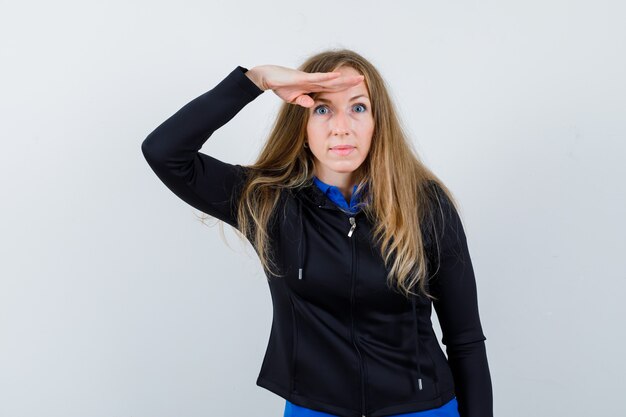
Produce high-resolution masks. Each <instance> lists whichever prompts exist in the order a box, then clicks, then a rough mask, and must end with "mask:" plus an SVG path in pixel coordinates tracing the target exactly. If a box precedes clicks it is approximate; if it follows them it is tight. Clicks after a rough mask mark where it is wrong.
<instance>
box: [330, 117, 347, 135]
mask: <svg viewBox="0 0 626 417" xmlns="http://www.w3.org/2000/svg"><path fill="white" fill-rule="evenodd" d="M348 127H349V121H348V117H347V116H346V114H345V113H344V112H338V113H337V116H336V117H333V125H332V134H333V136H337V135H344V134H346V133H348Z"/></svg>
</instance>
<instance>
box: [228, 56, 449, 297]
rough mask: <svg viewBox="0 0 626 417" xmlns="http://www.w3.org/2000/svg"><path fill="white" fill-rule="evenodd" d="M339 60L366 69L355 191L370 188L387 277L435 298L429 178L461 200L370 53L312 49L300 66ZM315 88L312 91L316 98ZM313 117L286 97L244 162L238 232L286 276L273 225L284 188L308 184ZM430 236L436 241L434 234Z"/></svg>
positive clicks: (407, 290) (317, 67) (322, 66)
mask: <svg viewBox="0 0 626 417" xmlns="http://www.w3.org/2000/svg"><path fill="white" fill-rule="evenodd" d="M340 67H352V68H354V69H355V70H356V71H357V72H359V73H360V74H362V75H364V76H365V79H364V82H365V84H366V87H367V89H368V93H369V96H370V102H371V104H372V106H371V110H372V112H373V117H374V132H373V135H372V141H371V146H370V150H369V153H368V155H367V157H366V159H365V160H364V161H363V163H362V164H361V166H359V168H358V169H357V170H356V171H355V178H356V179H358V184H359V187H358V189H357V192H360V191H362V190H364V189H366V192H367V195H364V196H362V198H364V199H365V198H368V200H369V204H368V205H366V206H364V208H363V210H364V213H365V215H366V216H367V218H368V219H369V221H370V222H372V224H373V225H374V227H373V229H372V233H373V237H374V240H375V242H374V243H375V244H376V245H379V246H380V252H381V255H382V258H383V260H384V262H385V265H386V267H387V269H388V271H389V273H388V275H387V284H388V286H390V287H391V286H392V285H395V286H396V288H397V290H399V291H400V292H401V293H403V294H404V295H405V296H407V297H408V294H414V292H412V291H411V289H412V288H413V287H414V286H415V285H417V287H418V288H419V290H420V291H421V292H422V293H423V294H424V295H426V296H428V297H431V298H434V297H432V296H431V295H430V294H429V293H428V292H427V289H426V280H427V277H428V274H429V271H428V263H427V259H428V256H427V253H426V249H425V246H426V245H425V243H426V242H425V241H426V240H428V239H429V237H428V236H430V234H428V235H427V233H426V232H427V230H431V231H432V230H435V229H434V228H432V227H430V226H431V225H434V210H436V209H437V207H435V206H433V205H432V204H431V203H432V201H433V199H432V197H433V193H432V192H431V191H432V188H431V185H433V184H435V185H436V186H439V189H440V191H438V192H443V194H444V196H443V198H447V199H448V201H449V202H450V203H452V204H454V205H455V206H456V202H455V199H454V198H453V196H452V194H451V192H450V190H449V189H448V188H447V187H446V186H445V185H444V184H443V183H442V182H441V181H440V180H439V179H438V178H437V177H436V176H435V174H434V173H433V172H432V171H431V170H430V169H428V168H427V167H426V166H425V165H424V164H423V163H422V162H421V161H420V158H419V156H418V155H417V153H416V151H415V150H414V148H413V145H412V143H411V141H409V140H408V139H407V135H406V134H405V133H404V131H403V129H402V127H401V123H400V122H399V119H398V116H397V112H396V109H395V108H394V105H393V103H392V100H391V98H390V96H389V92H388V90H387V87H386V85H385V82H384V80H383V78H382V77H381V75H380V74H379V72H378V71H377V69H376V68H375V67H374V66H373V65H372V64H371V63H370V62H369V61H368V60H366V59H365V58H363V57H362V56H361V55H359V54H357V53H356V52H353V51H351V50H348V49H339V50H327V51H323V52H321V53H318V54H315V55H313V56H311V57H310V58H308V59H307V60H306V61H305V62H304V63H303V64H302V65H301V66H300V67H298V69H299V70H300V71H304V72H309V73H312V72H332V71H334V70H336V69H338V68H340ZM317 94H318V93H311V94H309V95H310V96H311V97H312V98H315V97H316V96H317ZM309 116H310V114H309V111H308V109H307V108H304V107H302V106H300V105H296V104H290V103H286V102H283V104H282V105H281V107H280V108H279V111H278V115H277V117H276V120H275V122H274V124H273V127H272V129H271V132H270V134H269V137H268V139H267V141H266V142H265V144H264V146H263V148H262V149H261V152H260V154H259V156H258V158H257V160H256V162H255V163H254V164H252V165H246V166H245V167H246V168H248V173H249V174H248V177H247V180H246V182H245V184H244V186H243V189H242V194H241V198H240V201H239V203H238V206H237V219H238V226H239V227H238V232H240V237H241V238H242V239H244V238H248V239H249V240H250V242H251V243H252V244H253V246H254V248H255V250H256V252H257V254H258V255H259V258H260V260H261V264H262V266H263V269H264V270H265V271H267V272H268V273H270V274H271V275H274V276H277V277H279V276H283V275H282V274H281V273H280V272H279V271H278V268H277V267H276V264H275V262H274V259H273V251H272V242H271V241H270V234H269V233H268V226H269V225H270V222H271V221H272V215H273V214H274V212H275V210H276V208H277V205H278V202H279V198H280V195H281V192H282V191H283V190H284V189H296V188H299V187H303V186H305V185H307V184H311V181H312V176H313V167H314V165H313V164H314V159H313V154H312V153H311V151H310V149H308V148H305V147H303V143H304V141H305V138H306V126H307V122H308V118H309ZM365 183H367V184H368V186H367V188H364V184H365ZM439 198H441V197H437V199H439ZM439 204H440V205H439V211H440V212H442V210H441V203H439ZM448 204H449V203H448ZM423 226H425V227H423ZM436 234H437V233H435V235H436ZM432 243H433V244H435V245H437V248H438V247H439V243H438V241H437V240H436V238H435V241H434V242H432ZM437 250H439V249H437Z"/></svg>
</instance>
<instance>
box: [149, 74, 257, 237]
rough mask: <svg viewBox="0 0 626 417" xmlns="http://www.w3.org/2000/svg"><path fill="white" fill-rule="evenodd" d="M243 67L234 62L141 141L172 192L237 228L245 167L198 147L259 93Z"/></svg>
mask: <svg viewBox="0 0 626 417" xmlns="http://www.w3.org/2000/svg"><path fill="white" fill-rule="evenodd" d="M246 71H248V70H247V68H244V67H242V66H237V67H236V68H235V69H234V70H233V71H232V72H231V73H230V74H228V75H227V76H226V77H225V78H224V79H223V80H222V81H221V82H220V83H218V84H217V85H216V86H215V87H213V88H212V89H211V90H209V91H207V92H205V93H204V94H202V95H201V96H199V97H197V98H195V99H193V100H192V101H191V102H189V103H187V104H186V105H185V106H184V107H182V108H181V109H180V110H178V111H177V112H176V113H175V114H174V115H172V116H171V117H169V118H168V119H167V120H165V121H164V122H163V123H161V124H160V125H159V126H158V127H157V128H156V129H155V130H154V131H152V132H151V133H150V134H149V135H148V136H147V137H146V138H145V139H144V141H143V142H142V144H141V150H142V152H143V155H144V157H145V159H146V161H147V162H148V165H150V167H151V168H152V170H153V171H154V173H155V174H156V175H157V176H158V177H159V179H160V180H161V181H162V182H163V183H164V184H165V185H166V186H167V187H168V188H169V189H170V190H171V191H172V192H173V193H174V194H176V195H177V196H178V197H180V198H181V199H182V200H183V201H185V202H186V203H188V204H190V205H191V206H193V207H195V208H196V209H198V210H200V211H202V212H204V213H206V214H208V215H211V216H213V217H216V218H218V219H220V220H222V221H224V222H226V223H228V224H230V225H231V226H233V227H235V228H237V219H236V211H235V208H236V204H237V202H238V196H239V194H240V191H241V189H240V188H241V186H242V185H243V182H244V180H245V175H246V170H247V168H244V167H243V166H241V165H233V164H229V163H227V162H224V161H220V160H219V159H216V158H214V157H212V156H210V155H206V154H204V153H202V152H199V150H200V149H201V148H202V145H203V144H204V143H205V142H206V141H207V139H208V138H209V137H210V136H211V135H212V134H213V132H214V131H215V130H217V129H219V128H220V127H221V126H223V125H224V124H226V123H227V122H228V121H229V120H231V119H232V118H233V117H234V116H235V115H236V114H237V113H238V112H239V111H240V110H241V109H242V108H243V107H244V106H245V105H246V104H248V103H250V102H251V101H252V100H254V99H255V98H256V97H257V96H259V95H260V94H261V93H263V90H261V89H260V88H259V87H257V85H256V84H255V83H254V82H253V81H252V80H251V79H250V78H248V76H246V75H245V72H246Z"/></svg>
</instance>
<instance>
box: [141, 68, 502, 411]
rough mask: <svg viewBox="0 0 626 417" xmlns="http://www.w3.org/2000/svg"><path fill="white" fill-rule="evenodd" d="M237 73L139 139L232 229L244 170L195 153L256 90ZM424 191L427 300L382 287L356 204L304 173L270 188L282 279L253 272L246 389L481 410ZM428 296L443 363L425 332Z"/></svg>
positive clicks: (448, 211) (484, 395)
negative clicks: (254, 301) (255, 372)
mask: <svg viewBox="0 0 626 417" xmlns="http://www.w3.org/2000/svg"><path fill="white" fill-rule="evenodd" d="M246 71H247V69H246V68H244V67H241V66H238V67H236V68H235V69H234V70H233V71H232V72H231V73H230V74H229V75H228V76H227V77H226V78H224V79H223V80H222V81H221V82H220V83H219V84H217V85H216V86H215V87H214V88H213V89H211V90H209V91H208V92H206V93H204V94H202V95H201V96H199V97H197V98H196V99H194V100H192V101H191V102H190V103H188V104H187V105H185V106H184V107H182V108H181V109H180V110H179V111H178V112H176V113H175V114H174V115H172V116H171V117H170V118H168V119H167V120H166V121H165V122H163V123H162V124H161V125H159V126H158V127H157V128H156V129H155V130H154V131H153V132H152V133H150V134H149V135H148V137H147V138H146V139H145V140H144V141H143V143H142V147H141V148H142V151H143V154H144V156H145V158H146V160H147V161H148V163H149V165H150V167H151V168H152V169H153V170H154V172H155V173H156V175H157V176H158V177H159V178H160V179H161V181H163V183H164V184H165V185H166V186H167V187H168V188H169V189H170V190H171V191H172V192H174V193H175V194H176V195H177V196H178V197H180V198H181V199H183V200H184V201H186V202H187V203H189V204H190V205H191V206H193V207H195V208H197V209H198V210H200V211H202V212H204V213H206V214H209V215H211V216H214V217H216V218H218V219H220V220H223V221H224V222H226V223H228V224H230V225H232V226H234V227H237V219H236V216H235V215H236V211H235V208H236V203H237V201H238V199H239V196H240V192H241V185H242V184H243V181H244V180H245V178H246V173H247V168H246V167H244V166H241V165H233V164H229V163H226V162H223V161H220V160H218V159H216V158H213V157H212V156H210V155H206V154H204V153H201V152H199V150H200V149H201V147H202V145H203V144H204V143H205V142H206V140H207V139H208V138H209V137H210V136H211V134H212V133H213V132H214V131H215V130H217V129H218V128H220V127H221V126H223V125H224V124H225V123H227V122H228V121H229V120H231V119H232V118H233V117H234V116H235V115H236V114H237V113H238V112H239V111H240V110H241V109H242V108H243V107H244V106H245V105H246V104H248V103H249V102H251V101H252V100H254V99H255V98H256V97H257V96H259V95H260V94H261V93H262V92H263V90H261V89H259V88H258V87H257V86H256V85H255V84H254V83H253V82H252V81H251V80H250V79H249V78H248V77H247V76H246V75H245V72H246ZM232 143H233V144H242V143H243V142H241V141H232ZM430 188H431V189H432V191H433V195H435V196H438V197H437V199H438V200H437V201H438V204H437V208H438V209H437V213H440V215H439V216H438V217H439V218H440V221H438V222H435V223H434V226H433V227H432V231H433V233H437V234H438V236H439V243H440V245H436V243H435V244H433V242H435V240H434V239H428V238H427V247H426V249H427V252H428V253H429V265H430V266H429V268H432V271H433V274H432V275H431V277H430V279H429V281H428V283H429V289H430V292H431V293H432V294H433V295H435V296H436V297H438V298H439V301H435V302H434V303H432V302H431V301H430V300H429V299H427V298H426V297H423V296H420V297H412V298H411V299H410V300H409V299H407V298H406V297H404V296H403V295H401V294H400V293H399V292H397V291H393V290H392V289H391V288H390V287H388V286H387V283H386V275H387V269H386V268H385V265H384V263H383V259H382V257H381V256H380V253H379V248H378V247H376V246H374V245H373V243H372V234H371V230H372V224H370V222H369V221H368V219H367V218H366V216H365V214H364V213H363V211H359V212H358V213H356V214H350V213H347V212H344V211H342V210H341V209H340V208H339V207H337V206H336V205H335V204H334V203H333V202H331V201H330V200H329V199H328V198H327V197H326V196H325V195H324V193H323V192H322V191H321V190H320V189H319V188H318V187H317V186H315V184H313V182H312V181H311V182H309V183H308V184H307V186H305V187H302V188H300V189H298V190H293V191H289V192H287V191H286V192H283V193H282V194H281V198H280V201H279V209H278V210H277V211H276V214H275V216H274V221H272V222H271V227H270V230H269V233H270V238H271V239H272V241H273V243H274V248H275V261H276V262H277V264H278V266H279V267H280V269H281V271H282V272H284V273H285V274H286V276H285V277H284V278H279V277H275V276H271V275H269V274H268V272H267V271H265V272H266V274H268V283H269V286H270V293H271V297H272V304H273V310H274V315H273V321H272V327H271V331H270V336H269V343H268V346H267V350H266V352H265V357H264V359H263V363H262V366H261V370H260V373H259V376H258V379H257V382H256V383H257V385H259V386H261V387H264V388H266V389H268V390H270V391H272V392H274V393H276V394H278V395H280V396H281V397H283V398H285V399H287V400H289V401H291V402H293V403H294V404H298V405H301V406H304V407H308V408H312V409H315V410H320V411H324V412H326V413H330V414H335V415H338V416H345V417H360V416H368V417H370V416H371V417H379V416H387V415H392V414H400V413H409V412H414V411H420V410H426V409H431V408H435V407H439V406H441V405H443V404H445V403H446V402H447V401H449V400H450V399H452V398H453V397H454V396H455V395H456V397H457V399H458V402H459V412H460V414H461V416H462V417H489V416H491V415H492V390H491V379H490V374H489V368H488V364H487V357H486V351H485V345H484V340H486V338H485V336H484V334H483V331H482V328H481V323H480V319H479V313H478V305H477V293H476V283H475V279H474V273H473V269H472V264H471V260H470V256H469V252H468V247H467V242H466V238H465V234H464V232H463V226H462V224H461V221H460V219H459V216H458V214H457V212H456V211H455V210H454V207H453V206H452V205H451V203H450V202H449V201H448V200H447V199H446V198H444V197H443V196H444V195H443V194H442V193H437V192H436V191H437V189H438V187H437V186H436V184H434V183H433V184H432V185H431V187H430ZM435 218H437V216H435ZM437 225H438V226H437ZM433 236H434V234H433ZM437 247H438V248H439V250H437V249H436V248H437ZM437 266H439V268H438V270H437ZM436 270H437V271H436ZM435 271H436V273H435ZM433 304H434V307H435V310H436V312H437V316H438V318H439V322H440V324H441V328H442V332H443V338H442V343H443V344H445V345H446V350H447V353H448V359H446V356H445V355H444V353H443V351H442V350H441V348H440V346H439V343H438V341H437V338H436V335H435V333H434V331H433V328H432V323H431V319H430V317H431V311H432V309H431V308H432V305H433ZM418 341H419V342H418Z"/></svg>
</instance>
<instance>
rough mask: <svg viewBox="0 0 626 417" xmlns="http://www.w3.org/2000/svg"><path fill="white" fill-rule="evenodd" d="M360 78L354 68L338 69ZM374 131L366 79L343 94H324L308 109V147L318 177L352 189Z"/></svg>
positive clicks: (328, 182) (332, 183) (336, 92)
mask: <svg viewBox="0 0 626 417" xmlns="http://www.w3.org/2000/svg"><path fill="white" fill-rule="evenodd" d="M337 71H338V72H341V74H342V76H344V75H360V74H359V72H358V71H356V70H355V69H354V68H351V67H342V68H339V69H338V70H337ZM373 132H374V117H373V115H372V110H371V102H370V99H369V94H368V93H367V87H366V86H365V80H363V81H361V82H360V83H359V84H357V85H355V86H353V87H349V88H347V89H345V90H342V91H335V92H321V93H319V95H318V96H317V97H316V98H315V104H314V105H313V107H311V108H310V109H309V120H308V123H307V139H308V145H309V148H310V149H311V152H312V153H313V156H314V161H315V164H314V165H315V169H314V171H315V175H316V176H317V177H318V178H319V179H320V180H322V181H323V182H325V183H327V184H331V185H341V186H351V185H353V184H352V181H353V179H354V178H353V175H352V174H353V172H354V171H355V170H356V169H357V168H358V167H359V166H360V165H361V164H362V163H363V161H364V160H365V158H366V157H367V153H368V152H369V149H370V144H371V141H372V134H373Z"/></svg>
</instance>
